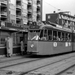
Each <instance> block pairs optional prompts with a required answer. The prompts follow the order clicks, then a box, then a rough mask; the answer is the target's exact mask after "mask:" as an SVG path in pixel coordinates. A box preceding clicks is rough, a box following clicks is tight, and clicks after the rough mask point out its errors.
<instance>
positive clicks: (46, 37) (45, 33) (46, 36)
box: [44, 30, 48, 40]
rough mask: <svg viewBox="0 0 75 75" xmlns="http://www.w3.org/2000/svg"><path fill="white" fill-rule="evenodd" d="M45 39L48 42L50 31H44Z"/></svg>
mask: <svg viewBox="0 0 75 75" xmlns="http://www.w3.org/2000/svg"><path fill="white" fill-rule="evenodd" d="M44 39H45V40H48V30H44Z"/></svg>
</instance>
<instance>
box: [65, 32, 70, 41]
mask: <svg viewBox="0 0 75 75" xmlns="http://www.w3.org/2000/svg"><path fill="white" fill-rule="evenodd" d="M66 41H71V34H70V33H66Z"/></svg>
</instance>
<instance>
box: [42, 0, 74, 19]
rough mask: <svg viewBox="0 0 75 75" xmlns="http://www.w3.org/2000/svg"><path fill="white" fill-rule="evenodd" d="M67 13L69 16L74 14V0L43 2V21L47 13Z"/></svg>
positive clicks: (46, 0)
mask: <svg viewBox="0 0 75 75" xmlns="http://www.w3.org/2000/svg"><path fill="white" fill-rule="evenodd" d="M58 9H61V10H60V11H63V12H65V11H69V12H70V13H69V14H71V15H74V14H75V0H43V9H42V11H43V16H42V17H43V20H45V15H46V14H47V13H52V12H53V11H56V12H59V11H58Z"/></svg>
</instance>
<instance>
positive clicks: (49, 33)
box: [48, 30, 52, 40]
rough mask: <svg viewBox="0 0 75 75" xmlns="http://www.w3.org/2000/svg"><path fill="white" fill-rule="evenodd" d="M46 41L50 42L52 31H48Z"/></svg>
mask: <svg viewBox="0 0 75 75" xmlns="http://www.w3.org/2000/svg"><path fill="white" fill-rule="evenodd" d="M48 40H52V30H48Z"/></svg>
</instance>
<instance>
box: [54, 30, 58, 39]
mask: <svg viewBox="0 0 75 75" xmlns="http://www.w3.org/2000/svg"><path fill="white" fill-rule="evenodd" d="M53 40H57V31H53Z"/></svg>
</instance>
